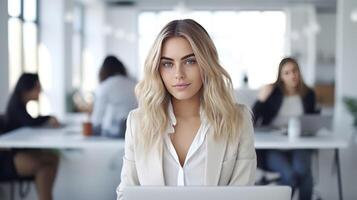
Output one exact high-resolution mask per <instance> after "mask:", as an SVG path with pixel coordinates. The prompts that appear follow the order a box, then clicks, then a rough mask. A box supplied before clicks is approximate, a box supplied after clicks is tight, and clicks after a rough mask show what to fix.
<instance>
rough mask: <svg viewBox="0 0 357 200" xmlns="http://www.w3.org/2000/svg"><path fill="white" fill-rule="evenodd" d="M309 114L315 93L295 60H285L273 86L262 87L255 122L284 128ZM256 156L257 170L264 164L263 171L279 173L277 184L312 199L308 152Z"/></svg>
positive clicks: (303, 198) (271, 152)
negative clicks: (305, 80) (264, 169)
mask: <svg viewBox="0 0 357 200" xmlns="http://www.w3.org/2000/svg"><path fill="white" fill-rule="evenodd" d="M311 113H316V101H315V93H314V92H313V90H312V89H310V88H309V87H307V86H306V84H305V83H304V81H303V79H302V76H301V73H300V69H299V65H298V63H297V61H296V60H295V59H293V58H284V59H283V60H282V61H281V62H280V64H279V74H278V78H277V80H276V81H275V83H273V84H270V85H267V86H265V87H263V88H262V89H261V91H260V93H259V95H258V100H257V101H256V103H255V104H254V106H253V114H254V123H255V125H256V126H259V125H263V126H267V125H268V126H276V127H281V126H287V122H288V121H289V118H291V117H297V116H300V115H303V114H311ZM281 119H283V120H281ZM284 119H286V120H284ZM257 157H258V167H259V166H262V162H264V163H265V164H264V166H265V168H267V169H268V170H270V171H276V172H279V173H280V175H281V178H280V184H282V185H290V186H291V187H292V188H293V189H295V188H296V189H299V199H300V200H310V199H311V198H312V188H313V179H312V172H311V150H306V149H302V150H259V151H257Z"/></svg>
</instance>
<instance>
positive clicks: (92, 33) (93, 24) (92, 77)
mask: <svg viewBox="0 0 357 200" xmlns="http://www.w3.org/2000/svg"><path fill="white" fill-rule="evenodd" d="M105 13H106V10H105V6H104V4H103V3H100V2H95V1H92V2H89V3H87V4H86V5H85V11H84V16H85V17H84V18H85V19H84V55H83V58H84V60H83V64H84V67H85V68H86V69H88V70H86V71H84V74H83V76H84V84H86V85H87V86H89V88H92V89H94V88H96V86H97V84H98V71H99V68H100V66H101V64H102V62H103V59H104V57H105V52H106V50H105V49H106V48H105V24H106V22H105ZM90 72H95V73H90Z"/></svg>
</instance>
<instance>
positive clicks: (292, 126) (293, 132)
mask: <svg viewBox="0 0 357 200" xmlns="http://www.w3.org/2000/svg"><path fill="white" fill-rule="evenodd" d="M300 133H301V124H300V120H299V118H298V117H291V118H290V119H289V125H288V136H289V139H290V140H295V139H297V138H299V137H300Z"/></svg>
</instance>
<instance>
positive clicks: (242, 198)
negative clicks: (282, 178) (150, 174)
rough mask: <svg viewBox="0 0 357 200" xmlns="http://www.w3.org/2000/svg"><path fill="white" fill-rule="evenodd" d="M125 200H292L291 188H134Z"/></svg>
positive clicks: (126, 191)
mask: <svg viewBox="0 0 357 200" xmlns="http://www.w3.org/2000/svg"><path fill="white" fill-rule="evenodd" d="M123 197H124V200H201V199H202V200H218V199H224V200H290V199H291V188H290V187H289V186H244V187H234V186H220V187H214V186H207V187H204V186H191V187H182V186H180V187H165V186H157V187H156V186H134V187H126V188H124V190H123Z"/></svg>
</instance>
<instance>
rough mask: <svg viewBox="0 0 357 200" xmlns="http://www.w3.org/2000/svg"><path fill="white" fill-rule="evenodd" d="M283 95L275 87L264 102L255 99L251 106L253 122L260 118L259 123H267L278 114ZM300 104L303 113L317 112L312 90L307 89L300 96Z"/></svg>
mask: <svg viewBox="0 0 357 200" xmlns="http://www.w3.org/2000/svg"><path fill="white" fill-rule="evenodd" d="M283 97H284V94H283V92H282V91H281V89H280V88H278V87H275V88H274V89H273V91H272V93H271V94H270V96H269V97H268V98H267V100H266V101H265V102H260V101H259V100H258V101H256V102H255V104H254V106H253V114H254V124H257V122H258V121H260V120H261V125H263V126H266V125H269V124H270V123H271V122H272V120H273V119H274V118H275V117H276V115H277V114H278V112H279V109H280V107H281V104H282V102H283ZM302 104H303V108H304V113H305V114H313V113H318V111H317V110H316V101H315V93H314V91H313V90H311V89H308V91H307V93H306V94H305V96H303V97H302Z"/></svg>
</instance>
